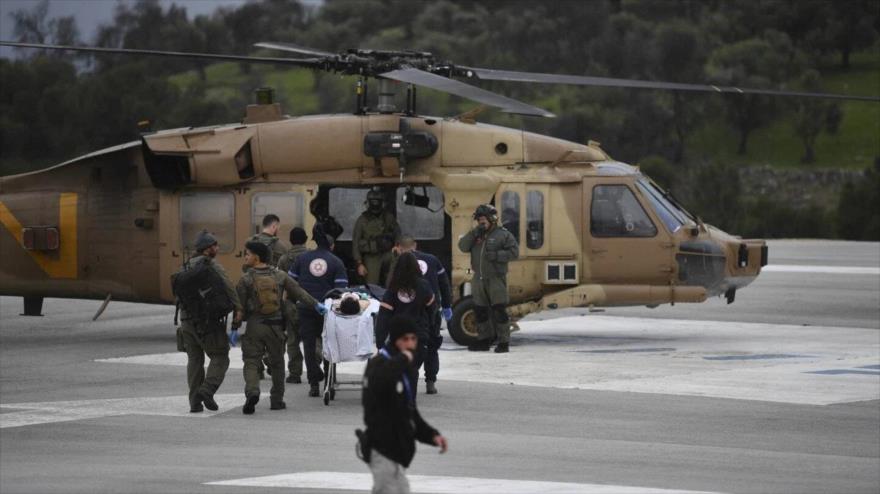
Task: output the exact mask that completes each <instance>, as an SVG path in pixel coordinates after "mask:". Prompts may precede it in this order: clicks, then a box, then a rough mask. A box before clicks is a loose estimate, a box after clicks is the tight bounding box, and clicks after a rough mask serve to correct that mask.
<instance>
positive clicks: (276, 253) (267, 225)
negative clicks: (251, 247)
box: [247, 214, 287, 266]
mask: <svg viewBox="0 0 880 494" xmlns="http://www.w3.org/2000/svg"><path fill="white" fill-rule="evenodd" d="M280 226H281V218H279V217H278V216H276V215H274V214H267V215H266V216H263V230H262V231H261V232H260V233H258V234H256V235H254V236H252V237H251V238H249V239H248V240H247V241H248V242H260V243H261V244H263V245H265V246H266V247H268V248H269V255H271V256H272V258H271V259H269V261H268V263H269V264H270V265H272V266H276V265H278V260H279V259H281V256H283V255H284V254H287V246H286V245H284V242H282V241H281V240H279V239H278V228H279V227H280Z"/></svg>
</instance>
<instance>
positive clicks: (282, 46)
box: [254, 41, 336, 57]
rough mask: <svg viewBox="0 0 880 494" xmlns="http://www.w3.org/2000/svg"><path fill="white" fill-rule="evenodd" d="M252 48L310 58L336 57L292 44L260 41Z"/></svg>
mask: <svg viewBox="0 0 880 494" xmlns="http://www.w3.org/2000/svg"><path fill="white" fill-rule="evenodd" d="M254 46H256V47H259V48H271V49H273V50H282V51H288V52H291V53H300V54H303V55H309V56H312V57H332V56H335V55H336V54H335V53H330V52H329V51H322V50H317V49H315V48H308V47H305V46H300V45H295V44H293V43H281V42H277V41H261V42H259V43H254Z"/></svg>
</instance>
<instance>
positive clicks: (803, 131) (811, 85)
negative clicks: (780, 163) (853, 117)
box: [792, 70, 843, 163]
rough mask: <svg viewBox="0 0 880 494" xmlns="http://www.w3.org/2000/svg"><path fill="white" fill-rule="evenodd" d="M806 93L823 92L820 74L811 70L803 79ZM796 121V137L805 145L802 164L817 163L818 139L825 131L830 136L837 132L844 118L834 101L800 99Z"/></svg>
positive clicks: (797, 102)
mask: <svg viewBox="0 0 880 494" xmlns="http://www.w3.org/2000/svg"><path fill="white" fill-rule="evenodd" d="M800 85H801V86H802V87H803V88H804V90H805V91H814V92H818V91H821V87H820V84H819V73H818V72H816V71H815V70H809V71H807V72H805V73H804V75H803V76H802V77H801V84H800ZM794 106H795V111H794V119H793V121H792V123H793V126H794V132H795V135H796V136H798V138H799V139H800V140H801V143H802V144H803V145H804V155H803V156H802V157H801V163H813V162H815V161H816V152H815V146H816V139H817V138H818V137H819V134H820V133H821V132H822V131H823V130H825V131H827V132H828V133H830V134H833V133H835V132H837V126H838V124H839V123H840V120H841V118H842V116H843V115H842V113H841V110H840V105H839V104H838V103H837V102H834V101H828V100H824V99H818V98H799V99H797V100H796V101H795V103H794Z"/></svg>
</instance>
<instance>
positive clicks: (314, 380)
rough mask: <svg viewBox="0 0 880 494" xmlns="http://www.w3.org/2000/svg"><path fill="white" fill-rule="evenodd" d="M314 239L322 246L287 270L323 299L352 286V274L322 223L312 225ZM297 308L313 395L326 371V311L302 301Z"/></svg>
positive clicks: (307, 375)
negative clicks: (322, 344) (321, 345)
mask: <svg viewBox="0 0 880 494" xmlns="http://www.w3.org/2000/svg"><path fill="white" fill-rule="evenodd" d="M312 240H314V241H315V244H316V245H317V246H318V247H317V248H316V249H315V250H310V251H308V252H304V253H302V254H300V255H299V256H297V258H296V260H294V261H293V265H292V266H291V267H290V270H289V271H288V273H287V274H289V275H290V276H291V277H292V278H293V279H294V280H295V281H297V282H298V283H299V284H300V286H301V287H303V289H304V290H305V291H307V292H309V295H311V296H312V297H314V298H315V299H316V300H318V301H319V302H323V301H324V295H325V294H326V293H327V292H328V291H330V290H332V289H334V288H345V287H347V286H348V275H347V274H346V272H345V265H344V264H343V263H342V261H341V260H340V259H339V258H338V257H336V256H335V255H333V252H331V251H332V249H333V237H331V236H329V235H327V234H325V233H324V228H323V227H322V226H321V225H320V224H316V225H315V227H314V228H313V229H312ZM322 307H323V306H322ZM296 311H297V314H298V315H299V334H300V337H301V338H302V342H303V354H304V356H305V361H306V377H307V378H308V380H309V396H311V397H318V396H320V395H321V393H320V392H319V391H318V383H320V382H321V381H323V380H324V373H323V372H322V371H321V362H322V361H323V359H322V358H321V356H320V355H318V354H317V341H318V340H319V339H320V338H321V333H322V332H323V330H324V314H323V312H317V311H316V310H315V308H313V307H309V306H305V305H302V304H297V307H296Z"/></svg>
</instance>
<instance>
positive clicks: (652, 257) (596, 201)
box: [583, 177, 675, 285]
mask: <svg viewBox="0 0 880 494" xmlns="http://www.w3.org/2000/svg"><path fill="white" fill-rule="evenodd" d="M583 194H584V201H583V207H584V211H586V214H585V219H586V223H587V224H586V225H585V228H584V245H585V252H584V253H585V255H586V256H587V259H586V262H585V263H584V264H585V266H584V267H585V268H586V269H587V270H588V273H587V279H589V280H590V282H591V283H602V284H618V285H619V284H632V285H668V284H669V283H670V281H671V278H672V274H673V271H674V269H673V262H674V257H673V254H674V250H675V249H674V246H675V244H674V243H673V241H672V238H671V237H670V234H669V233H668V232H667V231H666V230H665V229H664V228H663V227H662V226H660V223H659V222H658V221H657V220H656V219H655V218H654V214H653V211H651V210H650V209H649V208H648V206H647V204H646V203H645V202H644V201H642V199H641V197H640V195H639V193H638V192H637V191H636V189H635V187H632V186H631V184H629V183H626V182H621V181H620V178H619V177H607V178H605V177H600V178H598V179H596V178H590V179H588V180H585V181H584V185H583Z"/></svg>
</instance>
